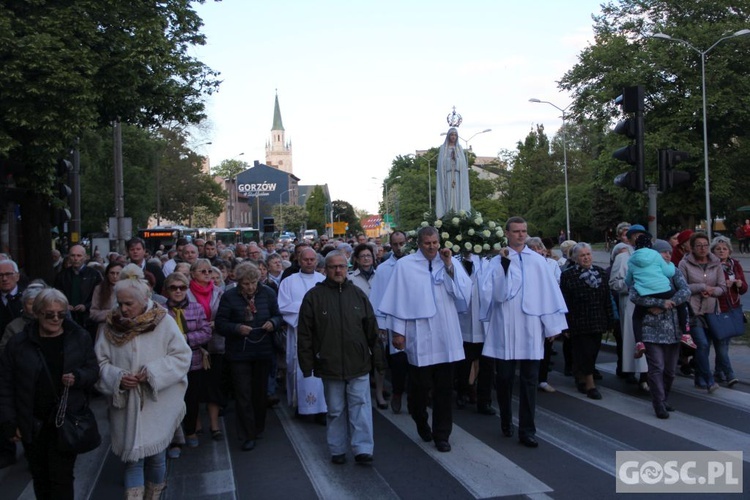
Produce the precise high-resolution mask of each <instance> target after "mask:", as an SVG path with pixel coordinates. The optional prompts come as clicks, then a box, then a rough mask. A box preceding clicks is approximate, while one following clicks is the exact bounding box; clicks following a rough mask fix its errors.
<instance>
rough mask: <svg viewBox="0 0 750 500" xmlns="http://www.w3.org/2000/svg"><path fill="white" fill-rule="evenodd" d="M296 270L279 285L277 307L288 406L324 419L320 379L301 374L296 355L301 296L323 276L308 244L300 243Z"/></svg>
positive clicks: (324, 410)
mask: <svg viewBox="0 0 750 500" xmlns="http://www.w3.org/2000/svg"><path fill="white" fill-rule="evenodd" d="M297 261H298V263H299V272H298V273H294V274H292V275H290V276H288V277H287V278H286V279H284V280H282V282H281V284H280V285H279V310H280V311H281V314H282V316H283V317H284V322H285V323H286V335H287V341H286V387H287V391H286V394H287V402H288V403H289V406H292V407H296V408H297V411H298V412H299V414H300V415H320V416H318V417H317V418H318V420H319V421H321V422H325V413H326V412H327V411H328V408H327V406H326V402H325V396H324V394H323V381H322V380H321V379H319V378H318V377H307V378H305V377H304V376H303V375H302V370H301V368H300V366H299V360H298V359H297V325H298V323H299V311H300V307H301V306H302V299H303V298H304V297H305V294H306V293H307V291H308V290H310V289H311V288H312V287H314V286H315V284H316V283H318V282H320V281H323V280H324V279H325V276H323V275H322V274H320V273H317V272H315V267H316V266H317V265H318V254H317V253H316V252H315V250H313V249H312V248H311V247H309V246H307V247H302V248H301V249H300V251H299V253H298V256H297Z"/></svg>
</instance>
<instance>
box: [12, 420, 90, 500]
mask: <svg viewBox="0 0 750 500" xmlns="http://www.w3.org/2000/svg"><path fill="white" fill-rule="evenodd" d="M23 448H24V451H25V453H26V460H27V461H28V464H29V471H30V472H31V478H32V481H33V483H34V494H35V495H36V498H37V499H38V500H46V499H50V500H52V499H55V500H58V499H63V500H68V499H69V500H73V498H74V494H73V483H74V481H75V478H74V476H73V468H74V467H75V463H76V457H77V456H78V455H77V454H75V453H66V452H62V451H60V450H58V449H57V429H55V427H54V425H53V424H52V423H47V424H45V425H44V427H42V429H41V430H40V431H39V434H38V435H37V436H36V437H35V438H34V442H33V443H23Z"/></svg>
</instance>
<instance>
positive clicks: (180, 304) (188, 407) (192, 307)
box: [164, 273, 211, 458]
mask: <svg viewBox="0 0 750 500" xmlns="http://www.w3.org/2000/svg"><path fill="white" fill-rule="evenodd" d="M189 286H190V281H189V280H188V279H187V277H186V276H184V275H183V274H181V273H172V274H170V275H169V276H167V279H166V280H164V293H165V294H166V297H167V303H166V307H167V310H168V311H169V315H170V316H172V318H174V320H175V322H176V323H177V326H178V327H179V328H180V332H182V335H183V336H184V338H185V341H186V342H187V344H188V345H189V346H190V349H191V350H192V352H193V355H192V360H191V362H190V371H189V372H188V387H187V391H186V392H185V418H184V419H183V420H182V428H183V430H184V432H185V442H186V443H187V445H188V446H189V447H191V448H195V447H196V446H198V436H197V435H196V433H195V431H196V424H197V422H198V409H199V407H200V402H201V400H202V399H205V397H204V392H205V390H206V369H207V368H208V367H209V363H208V351H207V350H205V349H204V348H203V346H204V345H206V344H207V343H208V341H209V340H211V324H210V323H209V322H208V319H207V318H206V313H205V312H204V311H203V308H202V307H201V306H200V304H198V303H196V302H190V301H189V300H188V296H187V290H188V287H189ZM204 356H205V359H204ZM169 456H170V458H177V457H179V456H180V447H179V445H177V444H174V445H173V446H172V447H170V450H169Z"/></svg>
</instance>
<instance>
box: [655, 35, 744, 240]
mask: <svg viewBox="0 0 750 500" xmlns="http://www.w3.org/2000/svg"><path fill="white" fill-rule="evenodd" d="M748 34H750V29H741V30H739V31H735V32H734V33H732V34H731V35H727V36H724V37H722V38H719V39H718V40H716V42H714V44H713V45H711V46H710V47H709V48H707V49H706V50H700V49H698V48H696V47H695V46H693V45H692V44H691V43H690V42H688V41H686V40H681V39H679V38H674V37H671V36H669V35H666V34H664V33H655V34H653V35H651V38H661V39H663V40H669V41H672V42H678V43H681V44H683V45H685V46H687V47H688V48H691V49H693V50H694V51H696V52H697V53H698V54H700V56H701V89H702V94H703V175H704V177H705V179H706V186H705V190H706V229H707V234H708V239H709V241H711V230H712V226H713V219H712V218H711V192H710V190H709V185H708V184H709V183H708V127H707V125H706V54H708V53H709V52H711V50H712V49H713V48H714V47H716V46H717V45H719V44H720V43H721V42H723V41H724V40H729V39H730V38H735V37H738V36H744V35H748Z"/></svg>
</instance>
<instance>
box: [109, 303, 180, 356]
mask: <svg viewBox="0 0 750 500" xmlns="http://www.w3.org/2000/svg"><path fill="white" fill-rule="evenodd" d="M166 314H167V310H166V309H164V308H163V307H159V306H158V305H156V304H154V303H151V308H150V309H147V310H146V312H144V313H143V314H141V315H140V316H137V317H135V318H123V317H122V314H121V313H120V308H119V307H118V308H116V309H113V310H112V311H110V312H109V313H108V314H107V320H106V321H105V323H104V334H105V335H106V337H107V340H109V341H110V342H111V343H112V344H114V345H116V346H118V347H120V346H123V345H125V344H127V343H128V342H130V341H131V340H132V339H134V338H135V337H136V336H137V335H141V334H142V333H148V332H152V331H154V329H155V328H156V325H158V324H159V323H160V322H161V320H162V319H164V316H165V315H166Z"/></svg>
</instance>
